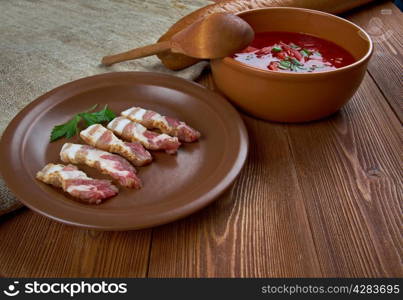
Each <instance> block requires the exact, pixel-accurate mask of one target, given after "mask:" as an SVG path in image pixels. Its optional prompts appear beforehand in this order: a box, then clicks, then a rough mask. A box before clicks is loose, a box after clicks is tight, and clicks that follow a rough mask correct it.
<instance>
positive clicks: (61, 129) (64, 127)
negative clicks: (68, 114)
mask: <svg viewBox="0 0 403 300" xmlns="http://www.w3.org/2000/svg"><path fill="white" fill-rule="evenodd" d="M96 106H97V105H95V106H93V107H92V108H90V109H89V110H87V111H85V112H82V113H79V114H76V115H75V116H74V117H73V118H72V119H71V120H70V121H68V122H67V123H64V124H60V125H56V126H55V127H53V129H52V132H51V134H50V142H54V141H56V140H58V139H60V138H63V137H66V138H68V139H69V138H71V137H73V136H75V135H76V134H77V132H78V125H79V123H80V121H81V119H84V120H85V123H86V125H87V126H90V125H93V124H100V123H104V122H109V121H111V120H113V119H114V118H115V117H116V115H115V114H114V113H113V111H111V110H109V109H108V107H107V105H105V107H104V109H102V110H100V111H98V112H93V113H90V112H89V111H91V110H93V109H95V107H96Z"/></svg>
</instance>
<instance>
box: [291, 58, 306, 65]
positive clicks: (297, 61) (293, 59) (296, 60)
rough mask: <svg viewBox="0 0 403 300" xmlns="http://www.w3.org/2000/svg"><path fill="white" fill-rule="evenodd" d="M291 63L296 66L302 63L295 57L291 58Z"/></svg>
mask: <svg viewBox="0 0 403 300" xmlns="http://www.w3.org/2000/svg"><path fill="white" fill-rule="evenodd" d="M291 61H292V63H293V64H295V65H297V66H302V65H303V64H302V63H301V62H300V61H299V60H298V59H296V58H292V59H291Z"/></svg>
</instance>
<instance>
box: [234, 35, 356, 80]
mask: <svg viewBox="0 0 403 300" xmlns="http://www.w3.org/2000/svg"><path fill="white" fill-rule="evenodd" d="M232 57H233V58H234V59H235V60H237V61H240V62H242V63H244V64H247V65H250V66H253V67H257V68H260V69H264V70H267V69H268V70H272V71H279V72H300V73H301V72H323V71H329V70H335V69H338V68H341V67H344V66H347V65H350V64H352V63H353V62H354V61H355V59H354V57H353V56H352V55H351V54H350V53H349V52H348V51H347V50H345V49H343V48H342V47H340V46H338V45H336V44H335V43H333V42H330V41H327V40H324V39H321V38H318V37H315V36H312V35H308V34H303V33H295V32H280V31H278V32H277V31H275V32H260V33H256V35H255V39H254V40H253V42H252V43H251V44H250V45H249V46H248V47H247V48H245V49H244V50H243V51H241V52H240V53H236V54H234V55H233V56H232Z"/></svg>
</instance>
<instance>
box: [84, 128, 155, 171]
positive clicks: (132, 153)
mask: <svg viewBox="0 0 403 300" xmlns="http://www.w3.org/2000/svg"><path fill="white" fill-rule="evenodd" d="M80 136H81V138H82V139H83V140H84V141H85V142H86V143H87V144H88V145H91V146H93V147H95V148H98V149H101V150H105V151H108V152H111V153H116V154H119V155H121V156H123V157H125V158H126V159H128V160H129V161H131V162H132V163H133V165H135V166H137V167H140V166H144V165H146V164H148V163H150V162H151V161H152V157H151V154H150V152H148V151H147V150H146V149H144V147H143V145H141V143H139V142H133V143H128V142H124V141H122V140H121V139H119V138H118V137H116V136H115V135H114V134H113V132H112V131H111V130H109V129H107V128H105V127H104V126H102V125H100V124H94V125H91V126H89V127H88V128H87V129H85V130H83V131H81V132H80Z"/></svg>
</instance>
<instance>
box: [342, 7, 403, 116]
mask: <svg viewBox="0 0 403 300" xmlns="http://www.w3.org/2000/svg"><path fill="white" fill-rule="evenodd" d="M346 17H347V18H348V19H349V20H351V21H353V22H354V23H356V24H357V25H359V26H361V27H363V28H364V29H365V30H366V31H367V32H368V33H369V34H370V36H371V38H372V40H373V41H374V53H373V56H372V58H371V61H370V63H369V66H368V70H369V73H370V74H371V76H372V77H373V78H374V79H375V81H376V83H377V85H378V86H379V87H380V89H381V90H382V93H383V94H384V95H385V97H386V99H387V100H388V102H389V103H390V105H391V106H392V107H393V110H394V111H395V113H396V114H397V116H398V117H399V119H400V121H401V122H402V121H403V107H402V97H403V90H402V87H403V76H402V75H403V74H402V70H403V43H402V41H403V33H402V32H403V31H402V28H403V17H402V12H401V11H400V10H399V8H397V7H396V5H394V4H393V3H391V2H389V1H388V2H375V3H373V4H372V5H368V6H365V8H364V9H361V10H357V11H354V13H351V14H348V15H346Z"/></svg>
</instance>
